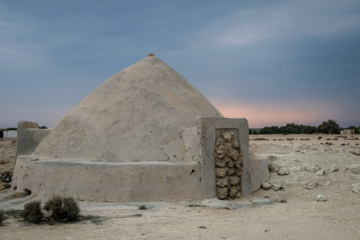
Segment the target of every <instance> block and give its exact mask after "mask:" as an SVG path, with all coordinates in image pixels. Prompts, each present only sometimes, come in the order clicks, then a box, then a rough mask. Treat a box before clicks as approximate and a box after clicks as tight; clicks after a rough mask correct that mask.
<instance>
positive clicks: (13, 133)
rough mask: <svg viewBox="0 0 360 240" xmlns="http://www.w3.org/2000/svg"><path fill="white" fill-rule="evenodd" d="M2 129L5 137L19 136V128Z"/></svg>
mask: <svg viewBox="0 0 360 240" xmlns="http://www.w3.org/2000/svg"><path fill="white" fill-rule="evenodd" d="M0 131H1V132H2V137H3V138H17V130H7V129H2V130H0Z"/></svg>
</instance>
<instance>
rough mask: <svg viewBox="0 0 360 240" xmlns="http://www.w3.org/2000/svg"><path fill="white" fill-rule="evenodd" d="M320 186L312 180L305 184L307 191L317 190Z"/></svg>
mask: <svg viewBox="0 0 360 240" xmlns="http://www.w3.org/2000/svg"><path fill="white" fill-rule="evenodd" d="M318 185H319V183H318V182H317V181H315V180H312V181H310V182H307V183H306V184H305V189H307V190H312V189H314V188H316V187H317V186H318Z"/></svg>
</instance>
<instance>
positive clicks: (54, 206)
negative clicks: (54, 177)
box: [44, 196, 80, 222]
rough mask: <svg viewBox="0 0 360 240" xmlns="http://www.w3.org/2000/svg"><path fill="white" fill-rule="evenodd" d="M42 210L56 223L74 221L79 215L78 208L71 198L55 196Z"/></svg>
mask: <svg viewBox="0 0 360 240" xmlns="http://www.w3.org/2000/svg"><path fill="white" fill-rule="evenodd" d="M44 210H46V211H48V212H49V215H50V217H51V218H52V219H53V220H55V221H57V222H71V221H73V220H76V218H77V217H78V216H79V213H80V208H79V206H78V205H77V203H76V201H75V200H74V198H72V197H68V198H61V197H59V196H55V197H53V198H51V199H49V200H48V201H47V202H46V203H45V206H44Z"/></svg>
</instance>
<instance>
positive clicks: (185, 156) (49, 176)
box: [13, 54, 258, 202]
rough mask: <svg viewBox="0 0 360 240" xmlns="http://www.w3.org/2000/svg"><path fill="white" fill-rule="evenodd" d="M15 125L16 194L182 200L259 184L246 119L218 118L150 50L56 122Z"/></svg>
mask: <svg viewBox="0 0 360 240" xmlns="http://www.w3.org/2000/svg"><path fill="white" fill-rule="evenodd" d="M18 131H19V132H18V149H17V155H18V157H17V162H16V167H15V172H14V178H13V188H14V190H15V191H17V192H23V191H25V192H28V193H32V194H35V195H49V196H51V195H62V196H71V197H74V198H76V199H78V200H87V201H108V202H147V201H168V202H178V201H196V200H202V199H206V198H212V197H218V198H220V199H229V198H240V197H242V196H245V195H249V194H251V193H252V190H254V189H255V188H257V187H258V186H255V187H254V186H252V184H251V177H250V172H251V169H250V167H249V163H248V158H249V157H248V154H249V149H248V144H249V140H248V124H247V121H246V119H227V118H224V117H223V116H222V114H221V113H220V112H219V111H218V110H217V109H216V108H215V107H214V106H213V105H212V104H211V103H210V102H209V101H208V100H207V99H206V98H205V97H204V96H203V95H202V94H201V93H200V92H199V91H198V90H197V89H195V88H194V87H193V86H192V85H191V84H190V83H189V82H188V81H187V80H186V79H185V78H184V77H182V76H181V75H180V74H179V73H177V72H176V71H175V70H173V69H172V68H171V67H170V66H168V65H167V64H166V63H164V62H163V61H161V60H160V59H158V58H156V57H155V56H154V55H153V54H149V55H148V56H147V57H146V58H145V59H143V60H141V61H139V62H137V63H135V64H133V65H131V66H129V67H127V68H126V69H124V70H122V71H121V72H119V73H117V74H115V75H114V76H112V77H111V78H110V79H108V80H107V81H105V82H104V83H103V84H102V85H100V86H99V87H98V88H97V89H96V90H95V91H93V92H92V93H91V94H90V95H89V96H87V97H86V98H85V99H83V100H82V101H81V102H80V103H78V104H77V105H76V106H75V107H74V108H72V109H71V110H70V111H69V112H68V113H67V114H66V115H65V116H64V117H63V118H62V119H60V121H59V122H58V123H57V124H56V125H55V126H54V128H52V129H49V130H41V129H38V127H37V124H36V123H31V122H24V121H22V122H19V124H18ZM255 175H256V174H255ZM255 175H254V176H255ZM256 178H257V177H256Z"/></svg>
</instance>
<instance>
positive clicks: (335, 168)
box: [330, 163, 340, 172]
mask: <svg viewBox="0 0 360 240" xmlns="http://www.w3.org/2000/svg"><path fill="white" fill-rule="evenodd" d="M339 169H340V168H339V166H338V165H336V164H335V163H334V164H333V165H331V166H330V171H331V172H337V171H339Z"/></svg>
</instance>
